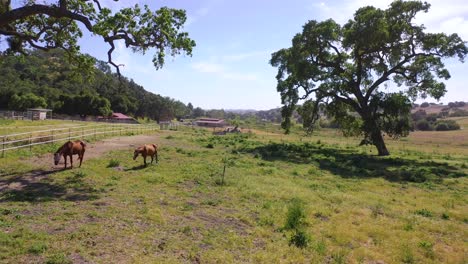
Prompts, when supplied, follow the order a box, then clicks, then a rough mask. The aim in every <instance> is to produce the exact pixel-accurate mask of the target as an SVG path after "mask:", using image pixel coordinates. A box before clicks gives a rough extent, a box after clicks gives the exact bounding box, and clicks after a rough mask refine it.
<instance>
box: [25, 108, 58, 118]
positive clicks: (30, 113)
mask: <svg viewBox="0 0 468 264" xmlns="http://www.w3.org/2000/svg"><path fill="white" fill-rule="evenodd" d="M47 113H50V115H52V109H44V108H28V109H27V111H26V118H27V119H31V120H45V119H47Z"/></svg>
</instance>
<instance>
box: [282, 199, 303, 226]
mask: <svg viewBox="0 0 468 264" xmlns="http://www.w3.org/2000/svg"><path fill="white" fill-rule="evenodd" d="M304 220H305V211H304V206H303V205H302V202H301V200H299V199H293V200H292V202H291V204H290V205H289V207H288V213H287V215H286V222H285V223H284V229H285V230H294V229H299V228H300V227H301V226H302V225H303V224H304Z"/></svg>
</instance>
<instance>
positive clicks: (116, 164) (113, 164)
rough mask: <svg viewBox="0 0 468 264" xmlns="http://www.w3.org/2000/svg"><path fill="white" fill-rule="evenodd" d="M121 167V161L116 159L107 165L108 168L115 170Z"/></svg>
mask: <svg viewBox="0 0 468 264" xmlns="http://www.w3.org/2000/svg"><path fill="white" fill-rule="evenodd" d="M119 165H120V161H118V160H116V159H111V160H110V161H109V164H108V165H107V168H115V167H118V166H119Z"/></svg>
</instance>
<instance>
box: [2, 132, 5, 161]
mask: <svg viewBox="0 0 468 264" xmlns="http://www.w3.org/2000/svg"><path fill="white" fill-rule="evenodd" d="M2 141H3V142H2V158H4V157H5V136H3V140H2Z"/></svg>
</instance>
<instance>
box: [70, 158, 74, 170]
mask: <svg viewBox="0 0 468 264" xmlns="http://www.w3.org/2000/svg"><path fill="white" fill-rule="evenodd" d="M70 167H71V168H72V169H73V154H70Z"/></svg>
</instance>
